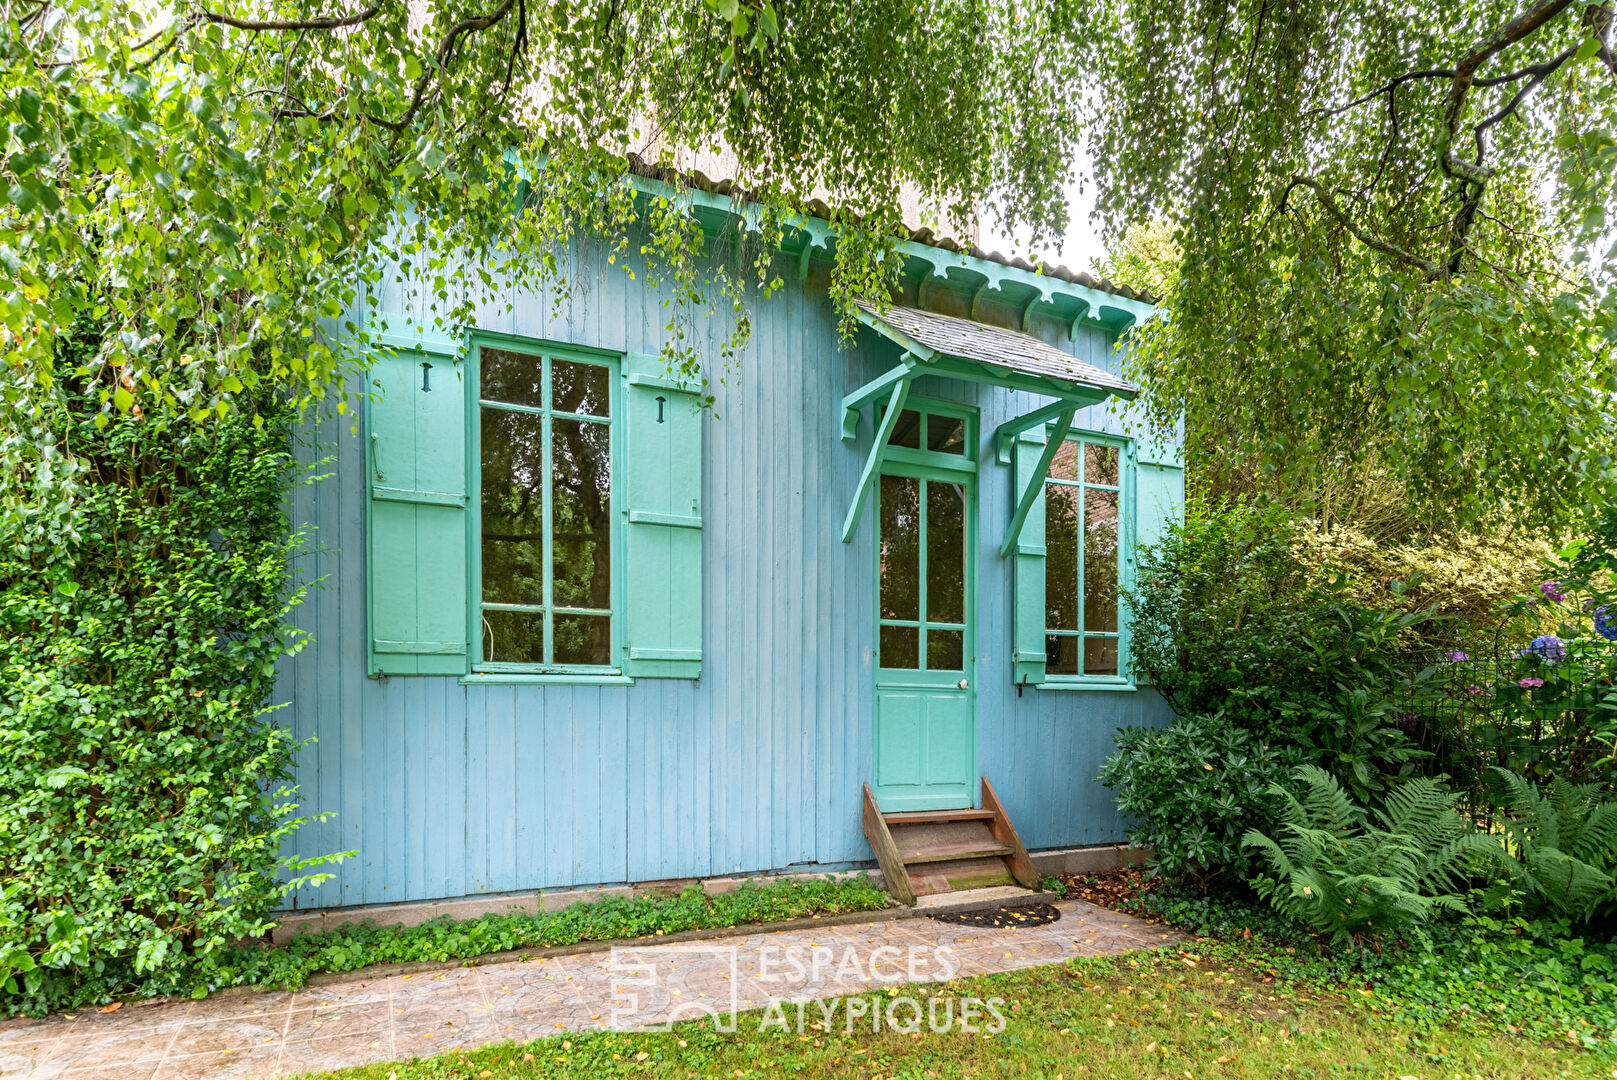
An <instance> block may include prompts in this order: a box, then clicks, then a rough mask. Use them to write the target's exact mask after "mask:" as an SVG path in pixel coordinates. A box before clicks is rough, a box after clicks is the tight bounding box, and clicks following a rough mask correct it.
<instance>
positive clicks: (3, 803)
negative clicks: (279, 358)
mask: <svg viewBox="0 0 1617 1080" xmlns="http://www.w3.org/2000/svg"><path fill="white" fill-rule="evenodd" d="M260 405H261V409H260V412H259V416H258V417H257V419H256V420H254V419H250V418H249V417H246V416H239V415H236V414H232V415H230V416H228V417H226V418H224V419H222V420H215V421H214V422H212V423H211V424H209V425H203V426H195V427H193V426H191V425H189V424H187V423H186V422H185V421H161V422H160V421H156V420H150V419H147V420H142V419H139V418H136V417H125V418H123V419H116V420H113V421H112V422H111V423H110V424H106V423H105V421H106V417H105V416H104V415H100V397H99V396H98V394H97V393H95V392H94V391H93V390H91V389H89V388H84V387H80V388H77V389H75V388H71V387H70V388H67V389H64V390H63V392H62V408H61V409H60V410H59V411H58V412H57V413H55V414H53V415H51V416H48V417H44V418H42V419H41V420H40V426H39V428H38V429H37V430H36V431H34V432H31V433H29V437H30V438H33V439H35V440H36V442H37V444H38V455H37V457H36V462H37V465H36V468H35V469H34V470H33V472H30V473H14V474H11V475H7V476H3V477H0V509H3V510H4V513H0V525H3V527H4V532H3V534H0V792H3V798H0V987H3V988H4V990H6V991H11V992H12V993H21V994H23V995H24V996H25V997H26V999H27V1000H29V1001H32V1002H36V1003H37V1002H51V1001H62V1000H68V999H71V998H72V997H73V996H74V994H75V993H76V991H75V989H74V988H75V987H76V986H78V985H79V984H80V982H81V981H83V980H86V979H89V980H92V981H95V982H97V983H107V982H110V983H111V984H115V985H116V984H120V983H126V982H138V981H140V980H142V979H149V978H153V977H160V976H161V975H162V974H163V973H165V972H171V971H179V970H183V969H185V968H186V967H187V966H189V965H190V964H192V963H194V962H195V961H197V960H198V959H199V958H204V957H207V956H209V955H211V954H213V953H216V952H218V951H219V950H220V949H222V948H224V947H225V945H226V944H227V943H228V942H230V941H233V940H235V939H237V938H242V937H250V936H253V935H256V934H259V933H262V932H263V931H264V929H265V928H266V927H267V926H268V925H269V923H268V920H267V918H266V915H267V914H268V912H269V911H270V910H271V909H272V908H273V907H275V906H276V905H277V903H278V901H280V899H281V898H282V897H283V896H285V895H286V893H287V892H288V890H289V889H290V888H291V887H292V886H293V885H295V884H296V883H297V882H298V880H299V878H298V875H299V874H301V873H302V872H303V871H304V870H306V869H307V868H308V867H307V864H298V865H292V864H289V863H288V862H287V860H285V859H283V858H282V856H281V850H282V843H283V840H284V839H285V837H286V836H287V835H288V834H289V833H290V832H291V831H292V830H293V829H295V828H296V827H297V826H298V824H299V823H300V819H299V818H298V817H297V816H296V812H295V811H296V807H295V804H294V802H293V801H292V800H293V798H294V795H293V789H292V786H291V784H290V776H291V763H292V753H293V751H294V749H295V746H294V744H293V742H292V740H291V736H290V735H289V734H288V733H287V732H286V731H284V730H282V729H280V728H278V727H276V726H275V725H273V724H272V723H271V722H270V720H269V717H268V715H267V702H268V701H269V697H270V694H271V693H272V691H273V688H274V684H275V672H276V664H277V662H278V661H279V660H280V659H281V658H283V657H285V656H288V655H290V654H291V653H293V652H296V651H297V649H298V648H299V647H300V646H301V645H302V641H303V639H302V637H301V636H300V635H299V634H298V633H297V632H296V631H293V630H291V629H289V628H288V627H287V625H286V619H287V617H288V615H289V613H290V612H291V610H292V609H293V608H294V606H295V605H296V604H297V603H298V602H299V600H300V599H301V597H302V591H301V588H298V587H294V586H293V585H291V584H290V583H289V575H288V560H289V558H291V557H292V556H293V554H294V553H295V552H296V550H297V548H298V544H299V538H298V536H297V534H296V533H295V532H294V530H292V529H291V528H290V527H289V522H288V520H287V517H286V513H285V507H286V506H287V504H288V501H289V500H288V492H289V484H290V483H291V482H292V481H293V480H294V479H295V478H296V477H297V476H298V475H299V468H298V466H297V464H296V462H295V460H294V458H293V455H292V453H291V442H290V437H291V430H292V424H293V421H294V417H293V416H292V415H291V414H290V413H289V412H287V411H285V410H282V409H278V408H276V407H275V406H274V404H273V403H272V402H268V401H265V402H261V403H260ZM98 420H100V421H101V422H102V423H101V425H99V426H98V424H97V421H98ZM47 466H48V467H49V468H50V469H54V470H55V474H54V475H55V477H56V480H58V481H60V480H62V478H63V477H64V476H67V477H70V478H71V483H68V484H66V486H65V487H59V488H57V489H56V490H58V491H59V492H67V493H70V494H69V495H64V496H63V497H70V498H71V499H73V500H74V505H73V507H72V511H73V512H72V514H71V515H70V517H63V516H61V515H60V514H56V515H55V516H53V513H54V511H52V510H51V509H50V508H49V507H45V506H42V505H41V504H40V502H39V501H38V493H39V492H40V491H41V490H47V491H48V490H50V488H49V485H44V486H43V487H42V481H41V478H40V476H39V475H38V473H39V471H40V470H41V469H46V468H47ZM31 500H33V501H31ZM69 520H70V522H71V527H70V528H68V527H65V526H63V527H60V528H58V526H61V523H62V522H64V521H69ZM4 1000H5V993H4V991H0V1002H4Z"/></svg>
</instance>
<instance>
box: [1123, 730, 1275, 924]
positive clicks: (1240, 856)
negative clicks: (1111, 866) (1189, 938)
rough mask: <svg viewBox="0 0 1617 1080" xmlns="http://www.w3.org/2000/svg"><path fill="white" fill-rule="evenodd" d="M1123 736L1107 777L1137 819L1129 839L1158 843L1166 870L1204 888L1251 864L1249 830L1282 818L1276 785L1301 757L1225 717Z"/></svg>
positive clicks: (1150, 844) (1125, 810)
mask: <svg viewBox="0 0 1617 1080" xmlns="http://www.w3.org/2000/svg"><path fill="white" fill-rule="evenodd" d="M1116 741H1117V752H1116V753H1115V754H1114V755H1112V757H1111V758H1109V759H1108V760H1107V761H1106V763H1105V764H1104V765H1103V766H1101V770H1100V777H1099V779H1100V782H1101V783H1102V784H1105V785H1106V786H1107V787H1109V788H1111V789H1112V790H1113V791H1114V792H1115V793H1116V796H1117V806H1118V809H1119V810H1121V811H1122V812H1123V813H1124V814H1125V815H1126V816H1127V817H1128V818H1129V819H1130V825H1129V832H1128V837H1129V841H1130V842H1131V843H1133V844H1136V845H1138V846H1141V847H1150V848H1151V849H1153V851H1154V852H1155V853H1156V865H1157V870H1158V872H1159V873H1161V874H1163V875H1165V876H1167V877H1169V878H1184V879H1186V880H1188V881H1189V882H1191V883H1192V884H1193V885H1194V886H1195V887H1196V888H1197V889H1199V890H1200V891H1202V892H1206V891H1207V890H1208V889H1209V888H1211V887H1212V886H1213V885H1215V884H1217V883H1218V882H1220V881H1224V880H1228V879H1230V878H1232V877H1239V876H1241V875H1242V874H1243V872H1244V871H1245V870H1246V868H1247V866H1248V864H1249V857H1248V856H1247V855H1246V854H1245V853H1244V852H1243V851H1242V850H1241V836H1242V834H1243V833H1245V832H1246V831H1247V830H1249V829H1251V828H1254V827H1257V826H1260V825H1265V824H1267V823H1268V822H1270V821H1272V820H1273V819H1274V815H1275V813H1276V812H1277V811H1278V810H1279V808H1280V805H1281V800H1280V798H1279V797H1278V796H1277V795H1275V794H1274V791H1273V790H1272V789H1273V788H1274V786H1275V785H1276V784H1277V783H1278V782H1279V781H1281V780H1284V779H1285V778H1286V776H1287V775H1288V772H1289V770H1290V768H1291V767H1292V766H1294V765H1295V764H1296V763H1297V762H1298V761H1299V760H1300V752H1299V751H1297V750H1296V749H1295V748H1290V747H1286V748H1282V747H1275V746H1270V745H1268V744H1266V743H1265V742H1264V741H1263V739H1262V738H1261V737H1260V736H1259V735H1257V734H1255V733H1253V732H1251V731H1247V730H1244V729H1242V728H1240V727H1237V726H1235V725H1234V724H1232V723H1230V722H1229V721H1228V720H1227V719H1226V718H1224V717H1223V716H1186V717H1181V718H1180V719H1178V720H1176V721H1174V722H1173V723H1172V724H1171V725H1169V726H1168V727H1166V728H1149V727H1132V728H1124V729H1123V730H1121V731H1119V732H1118V733H1117V739H1116Z"/></svg>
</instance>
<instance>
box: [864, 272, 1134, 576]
mask: <svg viewBox="0 0 1617 1080" xmlns="http://www.w3.org/2000/svg"><path fill="white" fill-rule="evenodd" d="M855 304H856V305H857V306H858V309H859V310H858V313H857V314H858V318H859V321H860V322H862V323H864V324H865V325H866V326H868V327H870V328H871V329H872V330H875V331H876V332H877V333H878V334H881V335H882V336H883V337H885V338H887V339H888V340H890V341H892V342H893V343H894V344H896V345H897V346H898V347H899V348H900V349H902V350H903V354H904V355H903V356H902V358H901V359H900V360H899V362H898V365H897V366H896V367H894V368H892V369H891V370H890V371H886V372H883V373H882V374H881V375H878V376H876V378H874V379H872V380H870V381H869V382H867V383H866V384H865V385H863V386H861V387H859V388H858V389H856V390H854V391H853V392H852V393H850V394H848V395H846V396H845V397H844V398H843V399H842V438H843V441H844V442H852V441H853V440H854V439H855V438H857V435H858V427H859V410H861V409H862V408H864V407H865V406H866V405H876V404H878V403H885V404H886V411H885V412H882V411H880V410H879V409H878V411H877V414H876V439H875V444H874V445H873V446H872V447H871V448H870V455H869V457H867V458H866V459H865V467H864V469H863V470H862V471H861V472H860V474H859V482H858V484H857V485H856V486H855V488H854V494H853V502H852V503H851V504H850V505H849V507H848V514H847V516H846V517H845V518H844V519H843V521H842V541H843V543H847V542H848V541H850V540H852V539H853V535H854V533H855V532H856V531H857V530H858V528H859V519H860V517H861V516H862V515H863V513H864V506H865V498H866V495H867V494H868V493H869V491H870V488H871V485H872V484H873V483H874V482H875V479H876V475H877V473H878V472H879V471H880V469H881V464H882V460H883V459H884V457H885V456H886V454H887V445H888V441H889V440H890V439H891V438H892V434H893V426H894V425H895V424H896V423H897V422H898V418H899V415H900V413H901V412H902V411H903V408H904V401H905V399H906V397H907V396H908V394H909V389H910V384H911V383H912V382H914V381H915V380H916V379H917V378H919V377H920V376H922V375H937V376H940V377H942V378H946V379H964V380H967V381H971V382H979V383H988V384H990V385H993V386H999V387H1002V388H1005V389H1009V390H1026V391H1028V392H1030V393H1034V394H1042V395H1044V396H1046V397H1052V398H1055V399H1056V400H1055V401H1054V402H1052V403H1050V404H1047V405H1043V406H1040V407H1039V408H1037V409H1034V410H1033V411H1032V412H1029V413H1026V414H1024V415H1022V416H1018V417H1015V418H1014V419H1011V420H1007V421H1005V422H1004V423H1003V424H1001V425H999V427H998V428H997V429H996V430H995V432H994V441H995V443H996V444H997V445H998V447H999V451H1000V452H999V455H998V456H999V457H1000V458H1001V460H1003V461H1009V460H1010V447H1011V444H1012V442H1013V441H1014V440H1015V438H1016V436H1017V435H1018V434H1020V433H1021V432H1023V431H1028V430H1030V429H1033V428H1042V427H1043V426H1044V425H1046V424H1051V423H1053V424H1054V427H1053V428H1052V429H1051V430H1050V431H1049V433H1048V437H1047V439H1046V440H1045V445H1044V447H1043V453H1042V454H1041V456H1040V458H1039V461H1038V462H1037V464H1036V466H1035V468H1034V470H1033V472H1034V479H1033V480H1032V481H1030V482H1029V483H1028V484H1027V485H1026V486H1025V487H1022V488H1021V490H1019V491H1018V492H1017V498H1016V506H1015V508H1014V509H1013V511H1012V513H1011V520H1010V524H1009V527H1008V528H1007V529H1006V531H1005V539H1004V541H1003V542H1002V543H1001V545H1000V554H1001V555H1005V554H1007V553H1009V552H1010V550H1011V548H1012V547H1013V545H1014V544H1015V542H1016V537H1017V534H1018V533H1020V532H1021V529H1022V523H1023V522H1024V521H1025V520H1027V515H1028V511H1029V510H1030V509H1031V507H1032V504H1033V501H1034V499H1035V497H1036V496H1037V495H1038V492H1039V490H1040V489H1041V487H1042V484H1043V477H1044V474H1045V472H1046V471H1047V470H1048V469H1049V467H1050V459H1051V458H1052V457H1053V456H1054V454H1055V452H1056V448H1057V446H1058V445H1059V444H1060V443H1061V441H1062V440H1063V439H1065V438H1066V437H1067V431H1068V430H1069V429H1070V428H1071V426H1072V419H1073V415H1074V414H1075V413H1076V412H1077V411H1078V410H1079V409H1081V408H1083V407H1084V406H1086V405H1094V404H1097V403H1099V402H1102V401H1105V400H1106V399H1107V398H1109V397H1120V398H1124V399H1132V398H1133V397H1134V396H1135V395H1136V394H1138V393H1139V390H1138V389H1137V388H1136V387H1135V386H1133V385H1132V384H1131V383H1129V382H1128V381H1126V380H1124V379H1120V378H1118V377H1117V376H1115V375H1113V374H1111V373H1110V372H1106V371H1102V370H1101V369H1100V368H1098V367H1096V366H1095V365H1093V364H1087V363H1085V362H1084V361H1082V360H1080V359H1078V358H1077V357H1076V356H1070V355H1068V354H1067V353H1064V352H1062V351H1061V350H1060V349H1058V348H1056V347H1055V346H1053V345H1050V344H1047V343H1046V342H1043V341H1041V340H1039V339H1038V338H1036V337H1034V336H1033V335H1032V334H1026V333H1023V332H1021V331H1019V330H1008V329H1006V328H1005V327H1002V326H992V325H990V324H988V323H980V322H975V321H973V320H971V319H959V318H955V317H954V316H952V315H940V314H938V313H937V312H935V311H923V310H922V309H920V308H912V307H901V306H898V305H893V306H891V307H888V308H887V309H886V310H885V311H879V310H877V308H876V307H875V306H874V305H872V304H867V303H865V302H864V301H855Z"/></svg>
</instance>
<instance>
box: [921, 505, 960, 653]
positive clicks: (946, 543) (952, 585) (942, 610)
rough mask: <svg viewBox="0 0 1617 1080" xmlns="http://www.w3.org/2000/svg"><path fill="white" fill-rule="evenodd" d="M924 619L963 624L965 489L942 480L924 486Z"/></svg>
mask: <svg viewBox="0 0 1617 1080" xmlns="http://www.w3.org/2000/svg"><path fill="white" fill-rule="evenodd" d="M926 618H927V621H928V622H944V623H963V622H965V621H966V489H965V488H963V487H961V486H960V485H959V484H949V483H945V482H943V481H941V480H931V481H928V482H927V485H926ZM928 666H930V665H928Z"/></svg>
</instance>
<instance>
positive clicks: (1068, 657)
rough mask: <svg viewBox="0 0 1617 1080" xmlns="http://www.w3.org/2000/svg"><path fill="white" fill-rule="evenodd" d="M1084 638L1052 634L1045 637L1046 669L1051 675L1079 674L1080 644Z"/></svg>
mask: <svg viewBox="0 0 1617 1080" xmlns="http://www.w3.org/2000/svg"><path fill="white" fill-rule="evenodd" d="M1082 640H1083V639H1082V638H1078V637H1069V636H1064V635H1058V634H1050V635H1049V636H1047V637H1046V638H1045V639H1044V670H1045V673H1046V674H1049V675H1076V674H1078V645H1079V642H1081V641H1082Z"/></svg>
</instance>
